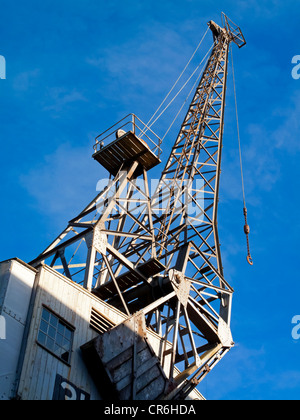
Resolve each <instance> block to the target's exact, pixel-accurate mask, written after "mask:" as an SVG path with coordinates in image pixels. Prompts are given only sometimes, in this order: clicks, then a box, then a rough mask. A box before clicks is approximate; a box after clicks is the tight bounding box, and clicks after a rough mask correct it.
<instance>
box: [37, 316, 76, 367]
mask: <svg viewBox="0 0 300 420" xmlns="http://www.w3.org/2000/svg"><path fill="white" fill-rule="evenodd" d="M73 336H74V329H73V328H71V326H70V325H68V324H67V323H66V322H65V321H63V320H62V319H61V318H60V317H59V316H57V315H55V314H54V313H53V312H51V311H50V310H49V309H47V308H43V309H42V318H41V322H40V328H39V332H38V339H37V341H38V343H39V344H41V345H42V346H43V347H44V348H45V349H47V350H49V351H50V352H51V353H53V354H54V355H55V356H57V357H58V358H59V359H61V360H63V361H64V362H66V363H70V360H71V352H72V343H73Z"/></svg>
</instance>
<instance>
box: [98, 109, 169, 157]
mask: <svg viewBox="0 0 300 420" xmlns="http://www.w3.org/2000/svg"><path fill="white" fill-rule="evenodd" d="M118 130H124V132H125V133H128V132H131V133H133V134H134V135H135V136H136V137H138V138H140V139H141V138H142V137H144V139H143V141H145V142H146V144H147V145H148V147H149V149H150V150H151V151H152V152H153V153H154V154H155V155H156V156H157V157H158V159H159V158H160V155H161V152H162V149H161V143H162V140H161V139H160V137H158V135H157V134H155V133H154V131H152V130H151V128H150V127H148V126H147V125H146V124H145V123H143V121H142V120H140V119H139V118H138V117H137V116H136V115H135V114H128V115H126V117H124V118H122V119H121V120H120V121H118V122H117V123H116V124H114V125H112V126H111V127H110V128H108V129H107V130H105V131H104V132H103V133H101V134H99V136H97V137H96V138H95V141H96V143H95V145H94V150H95V153H96V152H98V151H99V150H100V149H101V148H103V147H105V146H106V145H108V144H110V143H111V142H113V141H115V140H116V133H117V132H118Z"/></svg>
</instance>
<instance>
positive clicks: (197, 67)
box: [146, 45, 213, 131]
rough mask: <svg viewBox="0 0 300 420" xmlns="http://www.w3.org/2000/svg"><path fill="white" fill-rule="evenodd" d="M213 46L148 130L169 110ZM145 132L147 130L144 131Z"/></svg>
mask: <svg viewBox="0 0 300 420" xmlns="http://www.w3.org/2000/svg"><path fill="white" fill-rule="evenodd" d="M212 48H213V45H212V46H211V47H210V49H209V50H208V51H207V53H206V54H205V56H204V57H203V59H202V60H201V63H200V64H198V66H197V67H196V68H195V70H194V71H193V73H192V74H191V75H190V77H189V78H188V79H187V81H186V82H185V83H184V85H183V86H182V87H181V88H180V90H179V91H178V92H177V93H176V95H175V96H174V97H173V99H171V101H170V102H169V103H168V105H167V106H166V107H165V108H164V109H163V110H162V112H161V113H160V114H159V115H158V117H156V119H155V120H154V121H153V122H152V123H151V125H150V126H148V128H151V127H152V126H153V125H154V124H155V123H156V121H157V120H158V119H159V118H160V117H161V116H162V115H163V113H164V112H165V111H166V110H167V109H168V108H169V106H170V105H171V104H172V103H173V102H174V101H175V99H176V98H177V96H178V95H179V94H180V93H181V92H182V91H183V89H184V88H185V87H186V85H187V84H188V83H189V81H190V80H191V79H192V77H193V76H194V74H195V73H196V72H197V71H198V70H199V67H200V66H201V65H202V63H203V61H204V60H205V59H206V57H207V56H208V54H209V53H210V51H211V50H212ZM146 131H147V130H146Z"/></svg>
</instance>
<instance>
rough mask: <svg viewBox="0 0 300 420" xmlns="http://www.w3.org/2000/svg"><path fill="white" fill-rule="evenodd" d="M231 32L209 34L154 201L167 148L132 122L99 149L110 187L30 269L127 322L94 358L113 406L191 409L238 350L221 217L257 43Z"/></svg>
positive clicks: (97, 346)
mask: <svg viewBox="0 0 300 420" xmlns="http://www.w3.org/2000/svg"><path fill="white" fill-rule="evenodd" d="M222 20H223V24H222V27H221V26H219V25H217V24H216V23H214V22H213V21H210V22H209V23H208V25H209V28H210V29H211V31H212V33H213V40H214V45H213V48H212V52H211V55H210V57H209V59H208V61H207V64H206V67H205V70H204V72H203V75H202V77H201V80H200V83H199V85H198V86H197V88H196V92H195V94H194V97H193V99H192V101H191V103H190V106H189V108H188V111H187V114H186V117H185V119H184V121H183V123H182V125H181V128H180V131H179V134H178V137H177V139H176V141H175V144H174V146H173V149H172V151H171V154H170V157H169V159H168V161H167V163H166V166H165V168H164V170H163V172H162V175H161V178H160V181H159V182H158V183H157V185H156V188H155V192H154V194H151V190H152V189H153V185H151V183H150V181H149V179H148V171H149V170H151V169H152V168H154V167H155V166H157V165H158V164H159V163H160V162H161V161H160V155H161V148H160V147H161V141H160V139H159V138H158V137H156V135H155V134H154V132H153V131H152V129H151V128H150V127H149V126H147V125H145V124H143V123H142V121H141V120H139V119H138V118H137V117H136V116H135V115H130V116H128V117H126V118H124V119H123V120H121V122H119V123H117V124H116V125H115V126H113V127H111V128H110V129H109V130H107V131H106V132H105V133H103V134H102V135H100V136H98V137H97V139H96V145H95V153H94V155H93V157H94V159H95V160H96V161H98V162H99V163H100V164H101V165H103V166H104V167H105V168H106V169H107V170H108V172H109V173H110V182H109V183H108V185H106V186H104V188H103V191H101V192H100V194H99V195H98V196H97V197H96V198H95V200H93V201H92V202H91V203H90V204H89V205H88V206H87V207H86V208H85V209H84V210H83V211H82V212H81V213H80V214H79V215H78V216H77V217H75V218H74V219H72V220H71V221H70V222H69V224H68V226H67V228H66V229H65V230H64V231H63V232H62V233H61V235H60V236H59V237H58V238H57V239H56V240H55V241H54V242H53V243H52V244H51V245H50V246H49V247H48V248H47V249H46V250H45V251H44V252H43V253H42V254H41V255H40V256H39V257H38V258H36V259H35V260H34V261H32V262H31V263H30V264H31V265H32V266H34V267H37V266H38V265H40V264H41V263H45V262H46V261H49V263H48V264H49V265H50V266H51V267H53V268H54V269H55V270H58V271H60V272H62V273H63V274H64V275H65V276H66V277H68V278H69V279H70V280H72V281H75V282H77V283H79V284H81V285H82V286H83V287H84V288H86V289H87V290H88V291H90V292H91V293H93V294H94V295H96V296H98V297H99V298H100V299H101V300H104V301H105V302H106V303H107V304H108V305H110V307H111V308H114V309H116V310H119V311H121V312H122V313H123V314H125V316H126V319H125V321H124V322H123V323H122V324H120V325H116V326H112V325H111V324H109V322H108V327H107V330H106V329H104V331H103V332H102V334H101V335H99V337H97V338H96V339H95V340H93V341H92V342H89V343H86V344H85V345H84V346H82V352H83V356H84V358H85V360H86V362H87V367H88V368H89V369H90V371H91V373H92V376H93V378H94V380H95V382H96V383H97V385H98V386H99V389H101V390H102V392H103V395H106V396H108V397H109V396H113V397H114V398H117V399H132V400H135V399H151V400H155V399H166V400H174V399H185V398H187V397H188V396H189V394H190V393H191V391H193V389H194V388H196V387H197V386H198V385H199V383H200V382H201V381H202V380H203V378H204V377H205V376H206V375H207V374H208V373H209V371H210V370H211V369H212V368H213V367H214V366H215V365H216V364H217V363H218V362H219V361H220V360H221V359H222V358H223V356H224V355H225V354H226V353H227V352H228V351H229V350H230V349H231V348H232V346H233V345H234V343H233V340H232V335H231V331H230V318H231V304H232V294H233V289H232V287H231V286H230V285H229V284H228V283H227V282H226V280H225V278H224V273H223V266H222V260H221V252H220V244H219V236H218V227H217V210H218V196H219V185H220V183H219V181H220V171H221V152H222V138H223V126H224V108H225V92H226V80H227V67H228V52H229V45H230V43H232V42H233V43H235V44H236V45H238V47H239V48H241V47H242V46H244V45H245V43H246V42H245V39H244V37H243V34H242V32H241V30H240V28H239V27H238V26H237V25H235V24H234V23H233V22H232V21H230V19H229V18H228V17H227V16H226V15H225V14H222ZM112 136H114V138H112ZM142 137H143V139H142ZM110 140H112V141H110ZM151 187H152V188H151ZM106 318H107V319H108V321H109V316H108V315H107V314H106ZM149 334H150V335H151V334H153V335H154V336H155V337H156V338H157V340H158V341H159V346H158V347H157V348H154V347H153V345H151V343H150V341H149ZM142 354H143V355H144V356H142ZM143 357H144V359H143ZM125 361H127V362H129V365H128V366H127V371H126V369H125V365H124V371H123V376H122V375H121V376H120V375H119V376H118V375H117V374H116V370H117V369H119V370H120V366H121V368H122V366H123V364H125ZM119 370H118V372H119ZM121 370H122V369H121ZM101 372H102V373H103V372H105V375H103V374H100V373H101ZM125 372H127V373H125ZM145 373H147V375H146V376H145ZM143 375H144V376H143ZM120 377H122V379H120ZM124 378H126V379H124ZM122 381H123V382H122Z"/></svg>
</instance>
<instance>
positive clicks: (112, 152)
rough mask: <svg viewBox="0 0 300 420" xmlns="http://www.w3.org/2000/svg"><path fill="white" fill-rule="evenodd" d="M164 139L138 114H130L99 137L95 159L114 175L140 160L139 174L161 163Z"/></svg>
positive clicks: (136, 173) (137, 172) (95, 147)
mask: <svg viewBox="0 0 300 420" xmlns="http://www.w3.org/2000/svg"><path fill="white" fill-rule="evenodd" d="M160 145H161V139H160V138H159V137H158V136H157V135H156V134H155V133H154V132H153V131H152V130H151V129H150V128H149V127H147V125H146V124H144V123H143V122H142V121H141V120H140V119H139V118H138V117H137V116H136V115H134V114H129V115H127V116H126V117H124V118H123V119H122V120H120V121H119V122H117V123H116V124H114V125H113V126H112V127H110V128H109V129H108V130H106V131H104V132H103V133H102V134H100V135H99V136H97V137H96V143H95V145H94V151H95V152H94V154H93V158H94V159H95V160H96V161H97V162H99V163H100V164H101V165H102V166H103V167H104V168H105V169H107V170H108V172H109V173H110V174H112V175H113V176H116V175H117V173H118V172H119V170H120V169H121V168H122V169H124V170H126V169H128V168H129V167H130V165H131V164H132V163H133V162H135V161H137V162H139V166H138V168H137V170H136V172H135V175H136V176H139V175H141V174H142V173H143V170H144V169H145V170H146V171H149V170H150V169H152V168H154V167H155V166H157V165H158V164H159V163H161V160H160V155H161V147H160Z"/></svg>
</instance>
